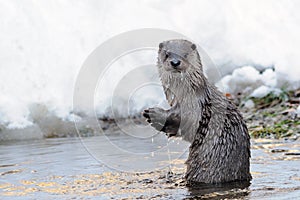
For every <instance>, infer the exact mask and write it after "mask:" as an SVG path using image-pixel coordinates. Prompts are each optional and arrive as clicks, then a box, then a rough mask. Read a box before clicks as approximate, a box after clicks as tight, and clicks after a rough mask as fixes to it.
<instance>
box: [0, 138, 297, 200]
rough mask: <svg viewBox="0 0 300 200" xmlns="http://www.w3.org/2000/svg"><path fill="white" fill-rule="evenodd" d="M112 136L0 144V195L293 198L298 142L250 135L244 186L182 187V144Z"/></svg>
mask: <svg viewBox="0 0 300 200" xmlns="http://www.w3.org/2000/svg"><path fill="white" fill-rule="evenodd" d="M144 135H145V137H132V135H130V136H129V135H125V134H121V133H113V134H109V135H103V136H98V137H89V138H82V139H80V138H52V139H43V140H36V141H32V140H31V141H22V142H2V143H1V144H0V155H1V156H0V199H50V198H51V199H52V198H56V199H113V198H114V199H149V198H152V199H197V198H204V199H297V198H299V197H300V155H299V154H300V140H299V139H298V140H293V141H291V140H266V139H257V140H252V160H251V173H252V176H253V180H252V181H251V184H250V183H232V184H225V185H214V186H211V185H200V186H197V187H187V186H185V183H184V182H183V181H182V177H183V175H184V171H185V165H184V161H185V159H186V157H187V147H188V144H186V143H184V142H182V141H180V140H173V139H171V140H167V139H166V138H165V136H163V135H155V136H151V137H148V136H149V135H147V133H144Z"/></svg>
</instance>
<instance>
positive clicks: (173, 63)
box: [170, 60, 180, 69]
mask: <svg viewBox="0 0 300 200" xmlns="http://www.w3.org/2000/svg"><path fill="white" fill-rule="evenodd" d="M170 64H171V65H172V67H174V68H175V69H176V68H177V67H178V66H179V65H180V60H171V61H170Z"/></svg>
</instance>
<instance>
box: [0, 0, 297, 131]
mask: <svg viewBox="0 0 300 200" xmlns="http://www.w3.org/2000/svg"><path fill="white" fill-rule="evenodd" d="M299 8H300V2H299V1H291V0H287V1H274V0H265V1H259V0H254V1H234V0H228V1H226V2H225V1H220V0H212V1H210V0H207V1H198V0H194V1H181V0H174V1H172V3H170V2H168V1H167V2H161V1H158V0H154V1H146V0H133V1H130V3H129V2H127V1H120V0H112V1H98V0H90V1H85V0H79V1H72V0H66V1H34V0H28V1H21V2H20V1H18V0H11V1H1V3H0V26H1V32H0V38H1V44H0V80H1V82H2V84H1V86H0V94H1V98H0V126H1V127H5V129H6V130H7V129H24V128H25V127H29V126H33V127H35V126H37V124H36V123H35V121H34V120H33V119H32V118H31V117H30V116H31V115H32V112H33V111H32V109H30V106H31V105H32V104H40V105H44V106H45V107H46V108H47V110H48V111H49V112H50V113H51V114H52V115H54V116H56V117H58V118H59V119H64V120H70V121H72V120H73V119H79V118H78V116H76V113H75V114H74V113H72V97H73V91H74V83H75V80H76V77H77V75H78V72H79V70H80V68H81V65H82V63H83V62H84V61H85V59H86V58H87V57H88V55H89V54H90V53H91V52H92V51H93V50H94V49H95V48H97V47H98V45H100V44H101V43H102V42H104V41H106V40H107V39H109V38H110V37H112V36H114V35H117V34H119V33H122V32H125V31H130V30H133V29H139V28H145V27H149V28H151V27H153V28H162V29H169V30H174V31H177V32H179V33H182V34H184V35H186V36H188V37H190V38H191V39H192V40H193V41H195V42H196V43H197V44H198V45H199V46H201V47H202V48H203V49H204V50H205V51H206V53H207V54H208V55H209V56H210V58H211V59H212V60H213V61H214V63H215V64H216V65H217V66H218V70H219V73H220V74H222V76H224V78H223V79H222V80H221V81H219V82H218V86H219V87H220V88H223V90H224V91H226V92H230V93H238V92H245V93H248V94H249V95H250V94H251V93H252V95H255V96H262V95H264V94H266V93H267V92H270V91H275V90H276V89H275V88H282V87H285V88H287V89H296V88H298V87H300V79H299V77H300V67H299V66H300V61H299V50H298V49H299V46H300V40H299V37H298V36H299V33H300V13H299V12H298V11H299ZM155 54H156V52H152V53H150V54H147V55H148V56H145V58H144V60H143V59H142V60H140V61H138V62H137V64H145V63H149V61H151V63H153V64H155V60H156V55H155ZM154 56H155V57H154ZM135 58H136V57H135V56H133V57H132V58H131V61H132V62H134V60H136V59H135ZM131 61H130V59H128V60H127V61H126V63H128V62H131ZM129 65H130V64H129ZM123 66H125V65H124V62H120V63H116V66H115V67H116V68H115V69H120V68H122V67H123ZM204 67H205V66H204ZM240 67H241V68H240ZM237 68H239V69H237ZM256 68H257V69H259V70H261V69H265V68H274V69H275V71H273V70H272V69H267V70H265V71H264V72H263V73H260V72H259V71H258V70H256ZM129 69H130V66H129V67H128V68H124V70H123V71H118V70H115V71H114V72H113V75H111V76H109V79H107V80H108V82H107V83H106V84H107V85H109V87H107V90H105V91H101V92H100V93H99V92H97V91H96V94H95V96H96V98H97V100H96V103H95V110H96V113H98V114H99V115H105V114H108V111H107V110H109V107H110V106H111V104H110V102H111V95H110V94H111V93H110V92H111V91H112V90H113V89H114V88H113V87H114V86H115V85H117V84H118V81H119V80H122V77H123V76H124V73H125V72H126V70H129ZM234 69H236V70H235V71H233V70H234ZM116 71H117V73H115V72H116ZM154 75H155V73H154V72H153V73H148V71H145V73H144V74H143V75H140V76H139V77H140V78H139V80H143V79H145V80H151V78H152V77H149V76H154ZM208 76H209V77H212V76H213V75H212V74H208ZM148 90H150V92H145V90H142V89H141V90H139V91H138V92H137V93H136V96H135V97H134V98H133V101H132V102H134V103H131V104H129V107H130V108H129V110H130V111H128V109H124V107H122V106H121V105H123V104H124V105H127V100H126V98H124V97H127V96H128V94H127V93H121V94H119V95H116V96H115V98H116V99H115V100H116V102H119V103H118V105H119V107H118V108H114V109H117V111H118V112H119V113H120V115H121V116H124V115H126V114H128V112H129V113H134V112H139V111H140V110H141V109H143V108H144V107H146V106H151V105H153V104H163V100H164V96H163V93H162V91H161V88H159V87H157V86H155V87H153V88H151V89H150V88H148ZM148 90H147V91H148ZM122 102H123V103H122ZM1 134H2V133H0V135H1Z"/></svg>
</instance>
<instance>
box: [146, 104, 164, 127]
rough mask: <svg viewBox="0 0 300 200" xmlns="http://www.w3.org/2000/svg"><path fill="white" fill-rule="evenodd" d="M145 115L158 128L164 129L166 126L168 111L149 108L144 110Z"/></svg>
mask: <svg viewBox="0 0 300 200" xmlns="http://www.w3.org/2000/svg"><path fill="white" fill-rule="evenodd" d="M143 116H144V117H145V118H147V120H146V121H147V122H148V123H150V124H151V126H153V127H154V128H155V129H156V130H158V131H164V126H165V123H166V120H167V117H168V115H167V113H166V111H165V110H164V109H161V108H157V107H155V108H149V109H146V110H144V112H143Z"/></svg>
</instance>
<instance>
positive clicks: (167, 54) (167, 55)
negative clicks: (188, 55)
mask: <svg viewBox="0 0 300 200" xmlns="http://www.w3.org/2000/svg"><path fill="white" fill-rule="evenodd" d="M169 56H170V53H169V52H167V51H166V59H167V58H169Z"/></svg>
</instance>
